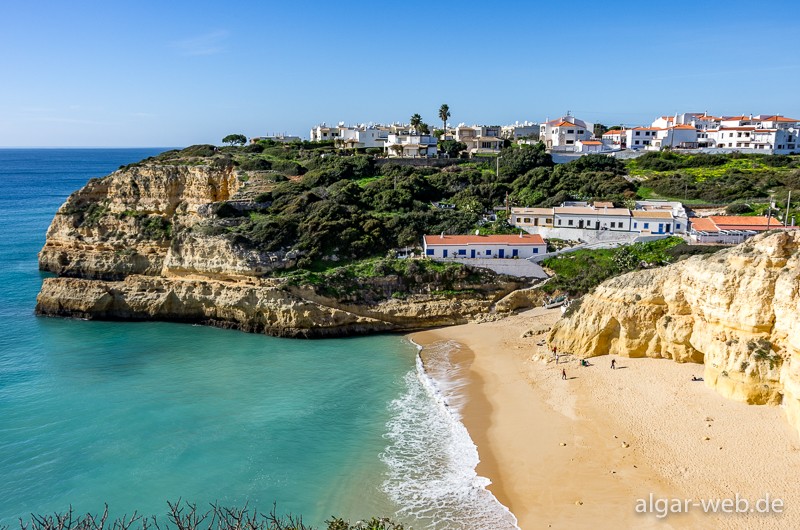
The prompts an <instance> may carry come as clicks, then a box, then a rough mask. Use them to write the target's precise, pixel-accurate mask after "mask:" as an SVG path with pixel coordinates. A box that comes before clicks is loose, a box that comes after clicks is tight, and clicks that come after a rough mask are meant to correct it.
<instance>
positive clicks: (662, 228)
mask: <svg viewBox="0 0 800 530" xmlns="http://www.w3.org/2000/svg"><path fill="white" fill-rule="evenodd" d="M663 231H664V223H658V233H659V234H660V233H662V232H663Z"/></svg>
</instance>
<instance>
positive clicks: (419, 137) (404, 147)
mask: <svg viewBox="0 0 800 530" xmlns="http://www.w3.org/2000/svg"><path fill="white" fill-rule="evenodd" d="M436 144H437V139H436V137H435V136H432V135H430V134H417V133H413V132H412V133H401V134H394V133H392V134H389V135H388V136H387V138H386V143H385V144H384V152H385V153H386V154H387V155H388V156H389V157H390V158H432V157H435V156H436V155H437V154H438V151H437V148H436Z"/></svg>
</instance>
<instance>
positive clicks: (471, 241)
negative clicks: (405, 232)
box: [423, 234, 544, 246]
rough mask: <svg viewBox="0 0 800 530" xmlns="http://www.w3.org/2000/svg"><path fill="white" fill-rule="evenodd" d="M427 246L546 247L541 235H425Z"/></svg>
mask: <svg viewBox="0 0 800 530" xmlns="http://www.w3.org/2000/svg"><path fill="white" fill-rule="evenodd" d="M423 237H424V239H425V244H426V245H427V246H435V245H486V244H489V245H492V244H494V245H498V244H500V245H502V244H505V245H544V239H542V236H540V235H539V234H522V236H519V235H514V234H505V235H491V236H474V235H473V236H468V235H448V234H445V235H444V236H440V235H425V236H423Z"/></svg>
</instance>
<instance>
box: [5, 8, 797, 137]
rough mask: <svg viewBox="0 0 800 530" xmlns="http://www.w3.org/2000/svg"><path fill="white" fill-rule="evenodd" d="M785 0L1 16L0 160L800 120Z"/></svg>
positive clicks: (791, 18) (32, 11) (56, 11)
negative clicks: (48, 149) (664, 119)
mask: <svg viewBox="0 0 800 530" xmlns="http://www.w3.org/2000/svg"><path fill="white" fill-rule="evenodd" d="M799 13H800V10H799V9H798V7H797V2H796V0H786V1H768V0H749V1H745V2H743V1H739V0H693V1H683V0H673V1H671V2H648V1H639V2H627V1H611V2H599V1H596V0H595V1H586V2H584V1H578V0H574V1H571V2H562V1H559V0H554V1H550V2H545V1H534V0H530V1H504V2H490V1H486V0H483V1H473V0H462V1H458V2H445V1H439V0H430V1H427V2H422V3H420V2H404V1H402V0H399V1H395V2H376V1H370V2H367V1H364V2H361V1H356V0H348V1H333V0H328V1H324V2H316V1H278V0H274V1H266V0H265V1H241V0H240V1H238V2H235V3H234V2H221V1H216V2H207V1H202V0H194V1H164V0H162V1H147V0H139V1H134V0H130V1H125V2H123V1H109V0H103V1H96V2H95V1H83V0H75V1H63V0H59V1H51V0H43V1H37V2H23V1H13V0H3V1H2V2H0V146H184V145H190V144H195V143H220V140H221V138H222V137H223V136H225V135H226V134H229V133H242V134H245V135H247V136H258V135H265V134H268V133H280V132H285V133H289V134H297V135H300V136H303V137H307V136H308V131H309V129H310V128H311V126H313V125H314V124H316V123H318V122H322V121H325V122H327V123H333V124H335V123H337V122H338V121H345V122H347V123H357V122H369V121H374V122H391V121H408V118H409V116H410V115H411V114H413V113H415V112H418V113H419V114H421V115H422V118H423V120H424V121H427V122H428V123H432V124H435V123H436V122H437V121H438V118H437V112H438V108H439V106H440V105H441V104H442V103H447V104H448V105H449V106H450V109H451V112H452V117H451V122H452V123H459V122H466V123H470V124H471V123H485V124H506V123H513V122H514V121H524V120H531V121H537V122H538V121H542V120H544V119H545V118H548V117H550V118H555V117H557V116H559V115H562V114H563V113H565V112H566V111H567V110H570V111H572V113H573V114H574V115H576V116H577V117H579V118H582V119H585V120H587V121H595V122H602V123H606V124H612V123H613V124H617V123H624V124H626V125H633V124H642V123H649V122H650V121H652V119H653V118H654V117H656V116H658V115H662V114H674V113H675V112H696V111H704V110H707V111H709V112H710V113H714V114H740V113H745V114H749V113H753V114H759V113H780V114H784V115H788V116H792V117H800V97H798V96H799V95H798V86H800V83H799V82H798V81H800V58H798V55H797V32H798V28H799V27H800V26H799V25H798V22H800V14H799Z"/></svg>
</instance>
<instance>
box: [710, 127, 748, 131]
mask: <svg viewBox="0 0 800 530" xmlns="http://www.w3.org/2000/svg"><path fill="white" fill-rule="evenodd" d="M754 129H755V127H751V126H745V127H720V128H719V129H717V130H718V131H752V130H754Z"/></svg>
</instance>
